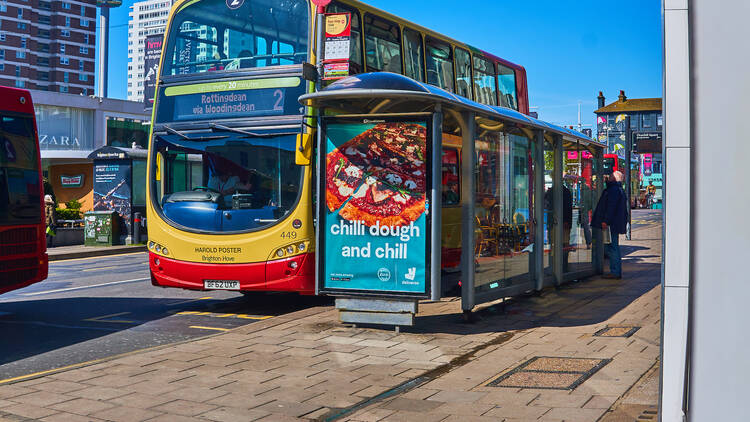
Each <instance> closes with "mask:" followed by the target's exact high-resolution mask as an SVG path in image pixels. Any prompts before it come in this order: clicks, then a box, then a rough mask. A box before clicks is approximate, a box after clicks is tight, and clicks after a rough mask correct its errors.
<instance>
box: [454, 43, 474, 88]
mask: <svg viewBox="0 0 750 422" xmlns="http://www.w3.org/2000/svg"><path fill="white" fill-rule="evenodd" d="M456 94H458V95H460V96H462V97H466V98H468V99H471V55H470V54H469V52H468V51H466V50H464V49H461V48H458V47H456Z"/></svg>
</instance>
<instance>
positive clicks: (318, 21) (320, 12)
mask: <svg viewBox="0 0 750 422" xmlns="http://www.w3.org/2000/svg"><path fill="white" fill-rule="evenodd" d="M325 12H326V9H325V6H318V8H317V10H316V15H315V61H316V63H315V68H316V69H317V70H318V81H317V83H316V84H315V85H316V91H320V90H321V89H322V88H323V60H324V59H325V57H323V56H324V52H325V49H324V47H323V38H324V37H323V31H324V28H325V22H324V20H325Z"/></svg>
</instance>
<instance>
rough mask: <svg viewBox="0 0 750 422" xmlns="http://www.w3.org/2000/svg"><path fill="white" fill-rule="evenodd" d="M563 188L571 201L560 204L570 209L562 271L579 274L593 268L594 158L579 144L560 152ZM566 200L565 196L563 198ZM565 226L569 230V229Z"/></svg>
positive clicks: (566, 212) (564, 228) (569, 146)
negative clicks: (561, 153) (562, 167)
mask: <svg viewBox="0 0 750 422" xmlns="http://www.w3.org/2000/svg"><path fill="white" fill-rule="evenodd" d="M563 161H564V163H565V167H564V170H563V185H564V187H563V189H565V190H568V191H569V192H570V193H571V195H570V197H571V202H570V203H566V202H565V201H563V207H568V206H570V211H569V212H568V211H567V209H564V210H563V213H564V214H566V215H567V214H569V215H567V216H569V217H570V222H567V221H565V222H564V226H563V230H564V234H563V235H564V236H566V238H565V241H566V243H565V245H564V251H563V271H564V272H578V271H585V270H590V269H592V266H591V264H592V252H591V251H592V248H591V246H592V232H591V214H592V211H593V207H594V205H595V204H594V195H593V192H594V191H593V189H592V182H593V171H594V168H593V161H594V160H593V155H592V154H591V152H590V151H588V150H587V149H586V148H584V147H583V146H582V145H581V144H578V143H571V144H567V145H566V148H565V151H564V152H563ZM564 199H565V196H564ZM568 223H570V227H569V228H568Z"/></svg>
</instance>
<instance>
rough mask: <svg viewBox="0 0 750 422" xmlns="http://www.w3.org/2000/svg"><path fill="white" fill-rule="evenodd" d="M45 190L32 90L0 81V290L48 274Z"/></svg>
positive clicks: (5, 290) (20, 286)
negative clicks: (4, 85)
mask: <svg viewBox="0 0 750 422" xmlns="http://www.w3.org/2000/svg"><path fill="white" fill-rule="evenodd" d="M43 192H44V191H43V184H42V171H41V159H40V157H39V141H38V136H37V130H36V119H35V117H34V106H33V104H32V102H31V94H29V92H28V91H26V90H23V89H16V88H8V87H0V293H5V292H8V291H11V290H15V289H20V288H22V287H26V286H28V285H29V284H32V283H36V282H38V281H42V280H44V279H45V278H47V245H46V239H45V223H44V212H43V211H42V210H43V209H44V204H43V202H42V201H43V197H44V194H43Z"/></svg>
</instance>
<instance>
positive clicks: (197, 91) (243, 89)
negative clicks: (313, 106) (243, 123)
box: [159, 77, 304, 121]
mask: <svg viewBox="0 0 750 422" xmlns="http://www.w3.org/2000/svg"><path fill="white" fill-rule="evenodd" d="M303 89H304V86H303V84H302V83H301V80H300V79H299V78H296V77H292V78H276V79H264V80H246V81H227V82H213V83H205V84H196V85H187V86H181V87H167V88H166V89H165V92H164V94H165V96H164V98H163V99H162V104H160V105H159V107H160V108H162V110H164V111H167V110H169V109H171V110H169V112H168V113H166V116H165V117H164V118H160V119H159V120H160V121H184V120H202V119H226V118H234V117H247V116H268V115H283V114H289V113H290V112H297V111H298V110H297V108H298V107H299V105H298V104H297V102H296V99H297V97H299V95H301V94H302V91H303ZM170 117H171V118H170Z"/></svg>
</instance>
